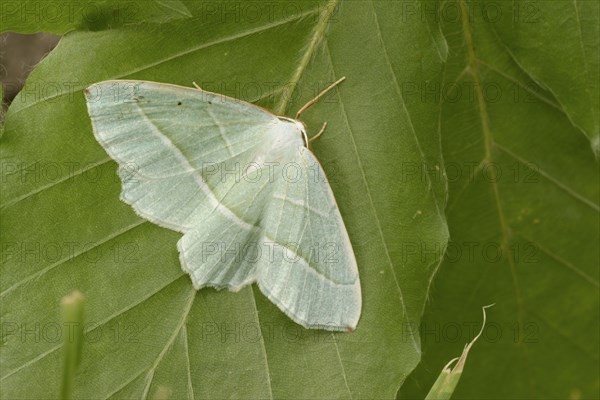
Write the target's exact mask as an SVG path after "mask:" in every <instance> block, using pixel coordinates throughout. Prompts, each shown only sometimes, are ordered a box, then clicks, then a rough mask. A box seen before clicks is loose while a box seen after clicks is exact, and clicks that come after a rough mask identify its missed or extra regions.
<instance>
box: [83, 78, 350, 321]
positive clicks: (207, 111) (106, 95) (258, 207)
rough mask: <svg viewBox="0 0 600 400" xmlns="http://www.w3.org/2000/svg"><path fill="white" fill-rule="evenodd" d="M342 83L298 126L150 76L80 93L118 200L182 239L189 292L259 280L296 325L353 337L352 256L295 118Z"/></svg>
mask: <svg viewBox="0 0 600 400" xmlns="http://www.w3.org/2000/svg"><path fill="white" fill-rule="evenodd" d="M342 80H343V78H342V79H340V80H339V81H338V82H336V83H334V84H333V85H331V86H330V87H329V88H327V89H326V90H325V91H324V92H322V93H321V94H320V95H319V96H317V97H316V98H315V99H314V100H313V101H311V102H309V103H308V104H307V105H306V106H304V107H303V108H302V109H301V110H300V111H299V112H298V114H297V115H296V118H295V119H292V118H287V117H282V116H277V115H275V114H273V113H271V112H270V111H268V110H265V109H262V108H260V107H257V106H255V105H253V104H250V103H246V102H243V101H240V100H236V99H233V98H230V97H227V96H223V95H219V94H216V93H211V92H207V91H204V90H201V89H200V88H198V87H196V88H195V89H194V88H187V87H182V86H176V85H170V84H164V83H155V82H146V81H125V80H115V81H105V82H100V83H97V84H94V85H92V86H90V87H89V88H87V89H86V90H85V96H86V100H87V107H88V112H89V114H90V117H91V121H92V127H93V131H94V135H95V137H96V139H97V140H98V142H99V143H100V144H101V145H102V147H104V149H105V150H106V152H107V153H108V154H109V155H110V157H111V158H112V159H114V160H115V161H116V162H117V163H118V164H119V170H118V174H119V177H120V178H121V181H122V191H121V200H123V201H124V202H125V203H127V204H129V205H131V206H132V207H133V209H134V210H135V211H136V213H137V214H139V215H140V216H141V217H143V218H145V219H147V220H148V221H151V222H153V223H155V224H158V225H160V226H163V227H166V228H169V229H173V230H176V231H179V232H181V233H183V236H182V237H181V239H180V240H179V241H178V242H177V248H178V250H179V259H180V262H181V267H182V268H183V270H184V271H185V272H187V273H188V274H189V275H190V277H191V279H192V283H193V285H194V287H195V288H196V289H201V288H203V287H205V286H211V287H214V288H217V289H222V288H227V289H229V290H231V291H238V290H240V289H241V288H243V287H244V286H246V285H249V284H252V283H254V282H256V283H257V284H258V287H259V288H260V290H261V291H262V292H263V293H264V294H265V295H266V296H267V297H268V298H269V299H270V300H271V301H272V302H273V303H274V304H276V305H277V306H278V307H279V308H280V309H281V310H282V311H283V312H284V313H285V314H287V315H288V316H289V317H290V318H291V319H292V320H294V321H295V322H297V323H298V324H300V325H302V326H304V327H306V328H320V329H327V330H332V331H351V330H354V329H355V328H356V324H357V323H358V319H359V318H360V312H361V304H362V300H361V290H360V281H359V277H358V269H357V266H356V259H355V257H354V253H353V251H352V246H351V244H350V240H349V238H348V234H347V233H346V229H345V227H344V222H343V221H342V218H341V215H340V212H339V210H338V207H337V204H336V202H335V199H334V197H333V193H332V191H331V188H330V186H329V184H328V182H327V180H326V179H325V174H324V172H323V169H322V168H321V166H320V165H319V163H318V161H317V159H316V158H315V156H314V155H313V154H312V153H311V152H310V150H309V149H308V136H307V133H306V127H305V125H304V124H303V123H302V122H300V121H299V120H298V117H299V114H300V113H301V112H302V111H303V110H305V109H306V108H308V107H309V106H310V105H312V104H313V103H314V101H316V100H317V99H318V98H320V97H321V96H322V95H323V94H325V93H326V92H327V91H328V90H330V89H332V88H333V87H334V86H335V85H336V84H337V83H339V82H341V81H342ZM324 128H325V125H323V129H324ZM323 129H322V130H321V131H320V132H319V134H320V133H321V132H322V131H323Z"/></svg>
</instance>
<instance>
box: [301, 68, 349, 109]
mask: <svg viewBox="0 0 600 400" xmlns="http://www.w3.org/2000/svg"><path fill="white" fill-rule="evenodd" d="M345 79H346V77H345V76H342V77H341V78H340V79H338V80H337V81H335V82H333V83H332V84H331V85H329V87H328V88H327V89H325V90H323V91H322V92H321V93H319V94H318V95H317V97H315V98H314V99H312V100H311V101H309V102H308V103H306V104H305V105H304V106H302V108H301V109H300V110H298V112H297V113H296V116H295V117H294V119H298V118H299V117H300V114H302V113H303V112H304V111H306V109H307V108H308V107H310V106H312V105H313V104H315V102H316V101H317V100H319V99H320V98H321V97H323V96H325V95H326V94H327V92H329V91H330V90H331V89H333V88H334V87H336V86H337V85H339V84H340V83H342V82H343V81H344V80H345Z"/></svg>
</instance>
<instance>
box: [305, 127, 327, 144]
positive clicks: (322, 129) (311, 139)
mask: <svg viewBox="0 0 600 400" xmlns="http://www.w3.org/2000/svg"><path fill="white" fill-rule="evenodd" d="M325 128H327V122H323V126H322V127H321V130H320V131H319V132H317V134H316V135H315V136H313V137H311V138H310V139H308V143H310V142H312V141H313V140H315V139H316V138H318V137H319V136H321V135H322V134H323V132H325Z"/></svg>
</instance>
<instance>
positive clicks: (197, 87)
mask: <svg viewBox="0 0 600 400" xmlns="http://www.w3.org/2000/svg"><path fill="white" fill-rule="evenodd" d="M192 83H193V84H194V86H195V87H196V89H198V90H202V88H201V87H200V86H198V84H197V83H196V82H192Z"/></svg>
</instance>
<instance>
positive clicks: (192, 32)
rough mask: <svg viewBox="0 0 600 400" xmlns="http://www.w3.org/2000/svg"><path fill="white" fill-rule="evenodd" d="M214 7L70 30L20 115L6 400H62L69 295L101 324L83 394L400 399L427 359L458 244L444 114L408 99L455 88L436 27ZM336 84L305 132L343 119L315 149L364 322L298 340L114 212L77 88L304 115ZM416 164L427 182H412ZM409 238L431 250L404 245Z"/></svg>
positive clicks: (10, 129) (109, 178) (339, 12)
mask: <svg viewBox="0 0 600 400" xmlns="http://www.w3.org/2000/svg"><path fill="white" fill-rule="evenodd" d="M160 3H164V2H160ZM206 4H207V3H203V2H196V1H189V2H187V3H186V7H187V9H188V10H189V11H190V13H191V14H192V15H193V17H192V18H187V19H186V18H184V19H180V20H177V21H170V22H167V23H164V24H156V23H140V24H136V25H124V26H121V27H119V28H118V29H112V30H99V31H94V32H92V31H72V32H69V33H68V34H66V35H65V36H64V37H63V39H62V40H61V42H60V43H59V45H58V47H57V48H56V49H55V50H54V51H53V52H52V53H51V54H50V55H49V56H48V57H47V58H46V59H45V60H44V61H43V62H42V63H41V64H40V65H39V66H38V67H37V68H36V69H35V70H34V72H33V73H32V74H31V76H30V78H29V79H28V81H27V85H26V86H25V88H24V90H23V92H21V94H20V95H19V96H18V97H17V98H16V99H15V100H14V102H13V104H12V105H11V107H10V109H9V112H8V113H7V117H6V126H5V132H4V135H3V137H2V146H1V150H0V157H1V160H2V166H3V172H2V178H3V185H4V187H3V191H2V194H1V204H2V209H1V211H0V217H1V218H2V246H3V254H4V256H3V257H4V260H3V265H2V282H1V290H2V294H1V296H2V319H3V327H4V329H3V346H2V348H1V351H0V357H1V358H0V361H1V363H2V382H1V384H2V396H3V397H4V398H11V399H12V398H48V397H56V396H57V394H58V390H59V387H58V385H59V382H60V380H59V373H60V361H61V360H60V359H61V353H60V348H61V343H62V341H61V339H60V338H58V339H56V338H55V336H56V335H57V331H58V333H60V332H61V328H63V329H62V331H63V333H64V331H66V327H61V326H60V325H58V323H59V321H60V320H59V312H58V311H59V310H58V301H59V299H60V298H61V297H62V296H64V295H65V294H67V293H70V292H71V290H72V289H74V288H77V289H79V290H80V291H82V292H83V293H84V294H85V296H86V299H87V300H86V315H87V318H88V322H89V323H90V325H88V326H86V338H87V340H86V342H85V345H84V349H83V359H82V361H81V365H80V367H79V371H80V372H79V375H78V377H77V379H76V382H75V395H76V397H78V398H106V397H119V398H120V397H142V396H144V397H150V398H152V397H153V396H159V397H160V396H165V395H168V396H170V397H172V398H186V397H188V398H204V397H216V398H224V397H243V398H272V397H278V398H281V397H300V398H333V397H353V398H361V397H377V398H381V397H387V398H390V397H393V396H394V395H395V394H396V391H397V389H398V388H399V386H400V385H401V384H402V382H403V381H404V379H405V378H406V376H407V375H408V374H409V373H410V372H411V370H412V369H413V368H414V367H415V366H416V364H417V363H418V361H419V359H420V353H421V350H420V339H419V337H418V335H417V334H416V332H414V330H411V329H407V327H413V326H417V325H418V323H419V321H420V318H421V314H422V310H423V307H424V303H425V299H426V297H427V292H428V289H429V284H430V282H431V280H432V277H433V274H434V271H435V269H436V267H437V265H438V264H439V261H440V258H441V252H442V251H443V249H444V248H445V246H446V240H447V228H446V223H445V218H444V215H443V209H444V207H445V200H446V184H445V180H444V179H440V176H441V174H440V171H442V170H443V165H442V164H441V151H440V138H439V125H438V117H439V102H438V101H432V102H420V101H417V102H408V101H405V99H404V98H403V92H402V82H430V83H432V84H435V83H436V82H437V83H438V84H439V83H440V81H441V72H442V65H443V62H444V60H445V58H446V53H447V47H446V42H445V39H444V38H443V35H442V33H441V31H440V30H439V29H438V27H437V25H436V23H435V18H434V16H429V17H427V19H426V20H407V21H405V22H404V23H401V24H399V23H398V21H400V20H401V19H402V18H403V15H404V14H403V12H404V7H405V6H406V4H409V5H410V6H411V7H412V8H414V9H416V10H418V9H419V8H420V7H421V5H420V4H419V3H416V2H414V3H413V2H411V3H404V2H402V3H401V2H380V1H377V2H362V1H361V2H347V3H343V4H342V6H341V7H337V6H338V4H337V2H335V1H334V2H331V3H327V4H326V3H323V2H309V1H303V2H299V3H297V2H277V3H270V4H271V6H269V8H261V9H260V10H259V12H258V13H256V12H255V11H254V10H253V9H250V8H244V3H242V2H234V3H232V2H229V3H227V4H220V3H216V2H210V5H211V6H213V7H214V8H212V9H211V10H207V9H206ZM252 4H254V6H253V7H256V4H258V3H252ZM273 4H275V5H273ZM232 7H233V11H232ZM209 11H210V12H209ZM12 26H14V25H12ZM24 29H25V30H27V29H31V28H30V27H29V25H27V26H25V28H24ZM342 75H345V76H347V78H348V79H347V80H346V82H344V83H343V84H342V85H341V86H340V87H339V89H338V90H336V92H335V94H332V95H328V96H327V97H326V98H325V99H323V100H322V101H321V102H320V103H319V104H317V105H315V106H314V108H312V109H311V110H310V111H308V112H307V113H306V115H305V118H306V122H307V124H308V126H309V129H310V130H312V131H313V132H315V131H316V129H318V127H319V126H320V124H321V122H322V121H327V122H329V128H328V130H327V132H326V133H325V135H324V136H323V137H322V138H320V139H319V140H318V141H316V142H315V143H314V151H315V153H316V155H317V158H319V160H320V161H321V163H322V164H323V166H324V169H325V171H326V172H327V173H328V174H329V178H330V182H331V185H332V188H333V191H334V193H335V196H336V198H337V200H338V204H339V206H340V209H341V212H342V215H343V217H344V220H345V222H346V226H347V227H348V230H349V234H350V238H351V241H352V243H353V246H354V250H355V253H356V257H357V260H358V265H359V271H360V277H361V283H362V289H363V314H362V318H361V321H360V322H359V325H358V328H357V330H356V331H355V332H353V333H344V334H332V333H329V332H323V331H307V330H303V329H301V328H300V327H298V326H297V325H295V324H294V323H292V322H291V321H290V320H289V319H288V318H287V317H285V316H284V315H283V314H282V313H281V312H280V311H279V310H278V309H277V308H276V307H275V306H273V305H272V304H271V303H270V302H269V301H268V300H266V299H265V298H264V297H263V296H262V295H261V294H260V292H259V291H258V290H257V289H256V288H254V287H248V288H245V289H243V290H242V291H240V292H239V293H229V292H226V291H221V292H217V291H214V290H210V289H203V290H201V291H199V292H196V291H195V290H194V289H193V288H192V286H191V283H190V280H189V278H188V277H187V276H185V275H184V274H183V273H182V271H181V269H180V266H179V261H178V257H177V251H176V248H175V243H176V241H177V240H178V238H179V234H177V233H175V232H172V231H169V230H166V229H162V228H159V227H157V226H154V225H152V224H150V223H147V222H144V221H143V220H141V219H140V218H138V217H137V216H136V215H135V214H134V212H133V211H132V210H131V208H130V207H129V206H127V205H125V204H123V203H122V202H120V201H119V199H118V197H119V191H120V184H119V182H118V179H117V178H116V176H115V163H114V162H113V161H111V160H110V159H109V158H108V157H107V155H106V154H105V153H104V151H103V150H102V148H101V147H100V146H99V145H98V144H97V143H96V142H95V141H94V139H93V136H92V133H91V127H90V122H89V118H88V116H87V112H86V108H85V103H84V99H83V95H82V93H81V89H83V88H84V87H86V86H87V85H89V84H90V83H93V82H97V81H101V80H105V79H115V78H131V79H146V80H153V81H160V82H171V83H175V84H181V85H188V86H190V85H191V82H192V81H196V82H197V83H198V84H199V85H200V86H202V87H203V88H205V89H207V90H212V91H217V92H221V93H224V94H228V95H231V96H234V97H238V98H243V99H246V100H254V101H256V102H257V103H258V104H260V105H262V106H265V107H267V108H270V109H274V110H278V111H282V112H285V113H286V114H288V115H293V112H294V111H295V110H297V109H298V108H299V107H300V106H301V105H302V104H303V103H304V102H305V101H306V100H308V99H310V98H311V97H313V96H314V94H315V93H316V92H318V91H319V90H321V89H323V88H324V87H325V85H326V84H328V83H330V82H331V81H333V80H334V79H335V78H337V77H340V76H342ZM269 89H274V90H269ZM422 166H424V167H425V168H426V171H431V172H430V173H428V174H425V175H423V174H419V173H414V168H415V167H417V168H419V167H422ZM406 168H411V170H410V171H412V173H406V174H404V171H405V170H406ZM400 172H403V173H402V174H401V173H400ZM433 176H435V177H436V178H435V179H433ZM415 244H420V245H424V246H427V248H430V249H437V251H434V252H431V253H430V254H428V256H427V257H422V256H421V254H417V253H415V252H414V251H407V249H408V248H409V245H415Z"/></svg>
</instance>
